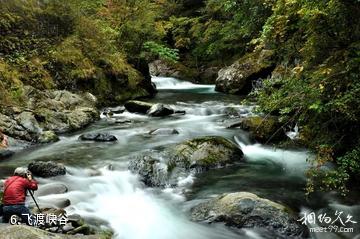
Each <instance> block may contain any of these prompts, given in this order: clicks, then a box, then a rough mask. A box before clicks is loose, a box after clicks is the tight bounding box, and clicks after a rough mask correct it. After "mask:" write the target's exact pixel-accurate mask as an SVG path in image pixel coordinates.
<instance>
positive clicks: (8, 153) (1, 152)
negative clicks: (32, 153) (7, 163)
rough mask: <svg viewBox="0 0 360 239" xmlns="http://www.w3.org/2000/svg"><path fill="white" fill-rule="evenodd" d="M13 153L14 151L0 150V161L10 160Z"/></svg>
mask: <svg viewBox="0 0 360 239" xmlns="http://www.w3.org/2000/svg"><path fill="white" fill-rule="evenodd" d="M14 153H15V152H14V151H11V150H8V149H0V160H1V159H7V158H10V157H11V156H13V155H14Z"/></svg>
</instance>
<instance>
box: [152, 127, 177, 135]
mask: <svg viewBox="0 0 360 239" xmlns="http://www.w3.org/2000/svg"><path fill="white" fill-rule="evenodd" d="M149 134H150V135H173V134H179V131H177V130H176V129H171V128H159V129H154V130H151V131H150V132H149Z"/></svg>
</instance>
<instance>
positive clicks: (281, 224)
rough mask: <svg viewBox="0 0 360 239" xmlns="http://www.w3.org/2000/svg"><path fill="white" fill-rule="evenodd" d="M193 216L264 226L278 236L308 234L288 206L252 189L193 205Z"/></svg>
mask: <svg viewBox="0 0 360 239" xmlns="http://www.w3.org/2000/svg"><path fill="white" fill-rule="evenodd" d="M191 218H192V220H194V221H206V222H208V223H216V222H222V223H225V225H227V226H231V227H238V228H255V227H256V228H264V229H266V230H268V231H270V232H271V233H274V234H275V236H274V238H298V237H306V236H307V235H308V233H307V229H306V227H303V226H302V225H301V224H300V223H299V222H297V218H296V215H295V214H293V213H292V212H291V210H289V209H288V208H287V207H285V206H283V205H281V204H278V203H275V202H272V201H270V200H268V199H264V198H260V197H258V196H257V195H255V194H252V193H248V192H238V193H229V194H223V195H221V196H219V197H216V198H214V199H210V200H208V201H207V202H204V203H200V204H199V205H197V206H195V207H194V208H193V209H192V211H191Z"/></svg>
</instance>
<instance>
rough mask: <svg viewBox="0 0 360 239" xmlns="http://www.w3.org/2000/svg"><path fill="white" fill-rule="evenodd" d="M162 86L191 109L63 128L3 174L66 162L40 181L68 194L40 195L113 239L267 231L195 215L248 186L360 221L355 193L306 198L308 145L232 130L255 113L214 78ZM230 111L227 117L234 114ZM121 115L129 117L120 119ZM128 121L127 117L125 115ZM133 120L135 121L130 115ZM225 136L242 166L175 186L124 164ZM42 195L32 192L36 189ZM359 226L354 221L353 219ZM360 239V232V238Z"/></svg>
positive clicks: (205, 237) (169, 97)
mask: <svg viewBox="0 0 360 239" xmlns="http://www.w3.org/2000/svg"><path fill="white" fill-rule="evenodd" d="M153 82H154V83H155V84H156V86H157V88H158V90H159V92H158V94H157V95H156V97H155V98H153V99H151V100H149V101H150V102H161V103H164V104H167V105H170V106H172V107H174V108H176V109H177V110H185V111H186V114H185V115H172V116H169V117H163V118H151V117H148V116H146V115H140V114H133V113H129V112H126V111H125V112H124V113H121V114H115V115H114V116H113V117H111V118H108V117H105V116H102V117H101V119H100V120H99V121H98V122H96V123H94V124H92V125H90V126H89V127H87V128H86V129H84V130H82V131H79V132H76V133H73V134H66V135H62V136H61V137H60V139H61V140H60V141H59V142H56V143H52V144H48V145H44V146H37V147H32V148H28V149H25V150H23V151H21V152H19V153H17V154H16V155H15V156H14V157H13V158H11V159H10V160H6V161H4V162H2V163H1V165H0V175H1V179H4V178H5V177H7V176H9V175H11V174H12V172H13V170H14V168H15V167H17V166H26V165H27V164H28V163H30V162H31V161H36V160H53V161H55V162H61V163H63V164H65V165H66V167H67V171H68V173H67V175H65V176H58V177H55V178H49V179H43V178H39V179H38V181H39V183H40V187H41V186H42V185H45V184H51V183H59V182H61V183H64V184H66V185H67V186H68V188H69V191H68V192H67V193H64V194H56V195H49V196H43V197H38V199H39V200H40V201H43V202H46V201H49V202H51V200H54V199H57V198H67V199H70V201H71V205H70V206H69V207H67V208H66V211H67V212H68V214H72V213H77V214H80V215H81V216H82V217H84V218H85V219H86V221H87V222H88V223H90V224H93V225H97V226H99V225H104V226H107V227H110V228H112V229H113V230H114V232H115V235H114V238H116V239H169V238H172V239H186V238H189V239H190V238H191V239H222V238H223V239H231V238H254V239H257V238H270V237H267V235H263V234H262V233H261V232H260V231H257V230H255V229H242V230H238V229H237V230H235V229H230V228H228V227H225V226H223V225H221V224H218V225H207V224H201V223H195V222H191V221H190V219H189V216H188V215H189V210H190V208H191V207H192V206H194V205H196V204H197V203H199V202H202V201H204V200H206V199H209V198H212V197H214V196H217V195H219V194H222V193H229V192H239V191H247V192H251V193H255V194H257V195H258V196H260V197H264V198H267V199H270V200H273V201H276V202H279V203H283V204H286V205H288V206H290V207H291V208H293V209H294V210H295V211H296V212H298V213H299V218H300V212H304V211H306V210H308V211H315V212H320V211H322V210H326V209H333V210H341V211H344V214H345V213H350V214H351V215H353V217H354V218H355V219H356V218H359V216H360V206H359V205H358V204H359V203H358V201H357V199H358V198H359V197H358V196H351V197H349V198H348V200H347V201H346V202H344V201H341V200H340V199H339V198H338V197H337V196H336V195H335V194H334V193H316V194H314V195H313V196H311V197H310V198H306V196H305V192H304V187H305V183H306V178H305V176H304V172H305V170H306V169H307V168H308V163H307V159H309V158H311V157H313V156H312V155H311V154H309V153H308V152H307V151H306V150H282V149H275V148H272V147H268V146H264V145H261V144H257V143H255V142H253V141H251V140H250V139H249V137H248V133H247V132H245V131H243V130H241V129H239V128H234V129H227V128H226V126H227V124H228V122H229V120H230V118H231V115H240V116H242V117H246V116H248V115H252V114H253V113H252V109H253V106H246V105H241V104H240V102H241V100H242V98H241V97H240V96H234V95H225V94H221V93H217V92H215V90H214V88H215V86H213V85H195V84H192V83H190V82H184V81H180V80H177V79H174V78H165V77H153ZM229 115H230V116H229ZM119 119H122V120H124V122H123V123H116V120H119ZM125 120H127V121H125ZM128 121H130V122H128ZM158 128H172V129H176V130H177V131H178V132H179V134H174V135H149V133H148V132H149V131H151V130H154V129H158ZM86 132H109V133H111V134H112V135H115V136H116V137H117V138H118V141H117V142H114V143H112V142H111V143H98V142H88V141H80V140H78V137H79V135H81V134H83V133H86ZM209 135H217V136H223V137H225V138H227V139H229V140H232V141H233V142H235V143H237V144H238V145H239V147H241V149H242V150H243V152H244V155H245V159H246V161H245V162H243V163H239V164H237V165H236V166H232V167H227V168H221V169H213V170H210V171H208V172H205V173H201V174H198V175H189V176H188V177H186V178H182V179H179V187H178V188H165V189H155V188H148V187H146V186H144V184H143V183H142V182H141V181H140V180H139V178H138V176H137V175H134V174H132V173H131V172H129V171H128V169H127V167H128V162H129V160H130V158H131V157H133V156H134V155H136V154H139V153H141V152H146V151H147V150H151V149H155V148H159V147H162V146H166V145H169V144H173V143H178V142H182V141H184V140H186V139H192V138H195V137H199V136H209ZM35 196H36V194H35ZM355 225H357V224H355ZM355 236H356V234H354V233H342V234H341V233H312V234H311V237H312V238H319V239H322V238H334V239H335V238H355ZM359 237H360V236H359Z"/></svg>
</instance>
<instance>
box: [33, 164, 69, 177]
mask: <svg viewBox="0 0 360 239" xmlns="http://www.w3.org/2000/svg"><path fill="white" fill-rule="evenodd" d="M28 169H29V170H30V171H31V172H32V173H33V174H34V175H35V176H39V177H43V178H49V177H55V176H58V175H65V174H66V168H65V166H64V165H63V164H60V163H55V162H53V161H48V162H44V161H37V162H32V163H30V164H29V166H28Z"/></svg>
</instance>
